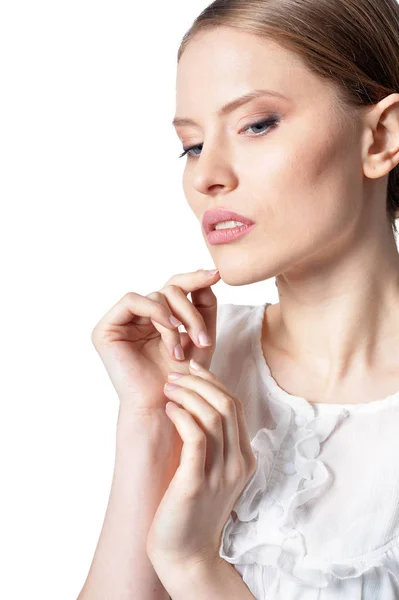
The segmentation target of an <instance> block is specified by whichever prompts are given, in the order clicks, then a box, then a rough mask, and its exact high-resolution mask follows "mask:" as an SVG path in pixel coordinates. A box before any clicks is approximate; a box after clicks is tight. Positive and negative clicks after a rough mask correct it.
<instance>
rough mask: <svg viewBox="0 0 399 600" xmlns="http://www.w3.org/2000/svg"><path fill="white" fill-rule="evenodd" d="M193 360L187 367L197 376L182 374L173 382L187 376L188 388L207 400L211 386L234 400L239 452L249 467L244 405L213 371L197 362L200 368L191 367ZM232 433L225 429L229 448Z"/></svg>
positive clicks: (248, 444)
mask: <svg viewBox="0 0 399 600" xmlns="http://www.w3.org/2000/svg"><path fill="white" fill-rule="evenodd" d="M195 362H196V361H193V360H191V361H190V363H189V367H190V372H191V373H192V374H193V375H196V376H197V377H194V379H191V378H190V376H189V375H183V376H182V377H181V378H179V379H177V380H176V382H175V381H173V383H177V384H179V382H180V381H182V382H184V380H185V379H187V378H188V379H189V380H190V382H191V383H190V385H189V387H190V389H194V390H195V391H196V392H197V393H199V394H200V396H203V397H204V398H206V399H207V400H208V401H211V402H212V398H215V396H214V395H212V394H211V392H208V390H212V388H214V387H216V388H218V389H219V390H220V392H222V394H223V396H227V397H228V398H230V399H231V400H232V401H233V402H234V405H235V409H236V419H237V426H238V442H239V448H240V453H241V455H242V456H243V458H244V460H245V462H246V464H247V465H248V466H249V467H250V468H251V467H252V466H253V461H254V455H253V451H252V447H251V439H250V435H249V431H248V425H247V420H246V417H245V412H244V407H243V404H242V402H241V400H240V399H239V398H237V397H236V396H235V395H234V394H232V392H231V390H229V389H228V387H227V386H226V385H225V384H224V383H223V382H222V381H220V379H219V378H218V377H216V375H215V374H214V373H212V372H211V371H209V370H207V369H205V368H204V367H203V366H202V365H200V364H199V363H198V362H197V364H198V365H199V366H200V369H195V368H194V367H193V363H195ZM184 385H185V386H186V384H184ZM209 386H211V387H209ZM187 387H188V384H187ZM208 395H209V399H208ZM216 409H217V410H219V412H220V409H218V408H217V406H216ZM234 435H235V430H234V428H233V429H232V430H231V429H228V430H227V439H226V444H230V447H231V448H234V444H235V440H234V439H233V438H234Z"/></svg>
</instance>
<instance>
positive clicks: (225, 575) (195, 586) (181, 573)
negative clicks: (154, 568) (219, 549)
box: [158, 559, 255, 600]
mask: <svg viewBox="0 0 399 600" xmlns="http://www.w3.org/2000/svg"><path fill="white" fill-rule="evenodd" d="M165 567H166V565H165ZM158 572H159V574H160V576H161V579H162V581H163V584H164V586H165V588H166V589H167V590H168V592H169V594H170V598H173V600H187V598H190V600H208V599H209V598H212V600H226V598H228V599H229V600H254V598H255V596H253V595H252V594H251V592H250V590H249V589H248V587H247V585H246V584H245V583H244V581H243V580H242V578H241V576H240V574H239V573H238V571H236V569H235V568H234V567H233V565H231V564H230V563H228V562H226V561H225V560H223V559H220V562H219V563H217V564H215V565H211V566H209V565H198V566H196V567H193V568H192V569H191V570H190V569H188V568H184V569H183V568H182V569H173V568H169V569H167V568H165V569H164V567H161V568H160V569H159V571H158Z"/></svg>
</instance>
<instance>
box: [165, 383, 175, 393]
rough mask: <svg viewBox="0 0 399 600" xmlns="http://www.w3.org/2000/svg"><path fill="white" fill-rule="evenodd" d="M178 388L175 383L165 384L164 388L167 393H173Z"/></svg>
mask: <svg viewBox="0 0 399 600" xmlns="http://www.w3.org/2000/svg"><path fill="white" fill-rule="evenodd" d="M177 387H178V386H177V385H174V384H173V383H165V385H164V388H165V390H166V391H172V390H175V389H176V388H177Z"/></svg>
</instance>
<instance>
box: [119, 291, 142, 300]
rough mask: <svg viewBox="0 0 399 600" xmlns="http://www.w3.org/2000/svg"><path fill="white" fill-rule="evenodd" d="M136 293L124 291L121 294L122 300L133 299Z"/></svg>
mask: <svg viewBox="0 0 399 600" xmlns="http://www.w3.org/2000/svg"><path fill="white" fill-rule="evenodd" d="M138 295H139V294H137V293H136V292H126V294H125V295H124V296H122V300H127V301H129V302H130V301H131V300H135V299H136V298H137V296H138Z"/></svg>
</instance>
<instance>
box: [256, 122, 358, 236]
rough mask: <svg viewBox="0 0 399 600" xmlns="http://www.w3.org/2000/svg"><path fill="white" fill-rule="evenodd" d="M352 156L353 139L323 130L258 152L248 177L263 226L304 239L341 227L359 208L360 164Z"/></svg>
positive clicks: (339, 230) (327, 233)
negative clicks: (267, 153)
mask: <svg viewBox="0 0 399 600" xmlns="http://www.w3.org/2000/svg"><path fill="white" fill-rule="evenodd" d="M351 146H352V147H351ZM354 156H355V157H356V152H355V150H354V148H353V142H349V143H348V140H347V139H346V138H345V135H344V134H342V133H340V134H339V135H338V134H334V133H333V132H332V131H331V130H322V132H321V133H319V134H317V135H316V134H315V135H312V136H310V135H309V134H307V135H303V136H302V138H301V139H300V137H298V138H297V139H291V140H290V141H289V143H285V144H282V145H281V146H280V147H278V148H276V147H275V148H273V153H270V155H267V156H263V157H257V159H256V161H255V163H252V166H251V172H250V173H248V177H249V179H248V181H251V185H250V188H251V190H252V198H253V199H254V198H256V200H252V201H253V202H254V203H255V204H256V206H257V209H256V210H255V211H254V213H253V214H255V215H256V214H257V211H259V214H261V215H262V217H263V218H262V228H263V229H267V231H268V232H270V233H272V232H273V231H274V232H287V233H289V235H290V236H291V235H293V236H300V237H301V239H302V240H303V242H304V244H305V245H307V244H309V243H312V241H313V242H314V243H315V244H317V243H318V242H319V241H320V240H321V241H323V240H324V243H325V242H326V240H327V239H329V238H330V239H331V238H332V237H334V236H335V235H336V234H337V233H342V229H343V228H344V227H347V226H348V224H350V223H351V222H352V221H353V219H354V218H355V216H356V214H357V212H358V211H359V202H356V198H357V197H358V196H357V192H356V190H357V189H360V188H359V181H360V183H361V179H360V180H359V176H358V174H359V172H360V167H359V169H356V165H354V158H353V157H354ZM250 202H251V199H250Z"/></svg>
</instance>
